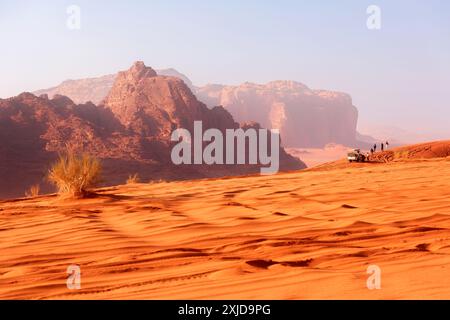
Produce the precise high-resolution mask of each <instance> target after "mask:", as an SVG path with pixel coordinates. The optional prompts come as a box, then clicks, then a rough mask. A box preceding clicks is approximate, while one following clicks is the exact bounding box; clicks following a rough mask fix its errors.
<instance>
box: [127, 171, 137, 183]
mask: <svg viewBox="0 0 450 320" xmlns="http://www.w3.org/2000/svg"><path fill="white" fill-rule="evenodd" d="M139 181H140V179H139V175H138V174H137V173H135V174H134V175H130V176H128V179H127V184H133V183H139Z"/></svg>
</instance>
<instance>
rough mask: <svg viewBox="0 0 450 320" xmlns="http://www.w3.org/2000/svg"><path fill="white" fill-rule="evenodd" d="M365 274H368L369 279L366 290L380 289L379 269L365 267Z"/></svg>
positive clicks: (373, 266)
mask: <svg viewBox="0 0 450 320" xmlns="http://www.w3.org/2000/svg"><path fill="white" fill-rule="evenodd" d="M367 274H370V276H369V278H368V279H367V282H366V284H367V289H369V290H374V289H377V290H379V289H381V269H380V267H379V266H377V265H370V266H369V267H367Z"/></svg>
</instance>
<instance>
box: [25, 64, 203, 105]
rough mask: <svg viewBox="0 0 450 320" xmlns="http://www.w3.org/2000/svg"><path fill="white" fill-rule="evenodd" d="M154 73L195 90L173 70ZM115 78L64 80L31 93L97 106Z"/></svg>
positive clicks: (161, 70)
mask: <svg viewBox="0 0 450 320" xmlns="http://www.w3.org/2000/svg"><path fill="white" fill-rule="evenodd" d="M156 72H157V74H158V75H161V76H170V77H177V78H180V79H181V80H183V81H184V83H186V85H187V86H188V87H189V88H190V89H191V90H195V87H194V85H193V84H192V82H191V80H189V78H188V77H186V76H185V75H184V74H182V73H180V72H178V71H177V70H175V69H172V68H169V69H160V70H156ZM116 77H117V74H108V75H105V76H101V77H94V78H85V79H77V80H66V81H63V82H62V83H61V84H59V85H57V86H55V87H52V88H48V89H42V90H37V91H35V92H33V94H35V95H37V96H40V95H43V94H46V95H48V96H49V97H50V98H52V97H54V96H55V95H62V96H67V97H69V98H70V99H71V100H72V101H73V102H75V103H77V104H81V103H86V102H92V103H94V104H99V103H100V102H101V101H102V100H103V99H105V97H106V96H107V95H108V93H109V91H110V90H111V88H112V86H113V84H114V80H115V79H116Z"/></svg>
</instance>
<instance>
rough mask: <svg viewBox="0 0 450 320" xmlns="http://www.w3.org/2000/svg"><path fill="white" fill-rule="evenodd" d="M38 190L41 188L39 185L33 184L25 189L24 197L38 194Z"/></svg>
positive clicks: (32, 196)
mask: <svg viewBox="0 0 450 320" xmlns="http://www.w3.org/2000/svg"><path fill="white" fill-rule="evenodd" d="M40 190H41V188H40V187H39V185H38V184H35V185H33V186H31V187H30V189H28V190H27V191H25V197H27V198H34V197H37V196H38V195H39V191H40Z"/></svg>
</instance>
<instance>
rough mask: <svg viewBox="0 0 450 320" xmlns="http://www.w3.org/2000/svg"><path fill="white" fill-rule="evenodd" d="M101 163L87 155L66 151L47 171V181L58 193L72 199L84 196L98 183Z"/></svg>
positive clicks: (70, 150)
mask: <svg viewBox="0 0 450 320" xmlns="http://www.w3.org/2000/svg"><path fill="white" fill-rule="evenodd" d="M101 170H102V167H101V163H100V160H98V159H97V158H95V157H93V156H91V155H89V154H87V153H83V154H76V153H75V152H74V151H73V149H68V150H67V151H66V152H65V153H63V154H60V156H59V159H58V160H57V161H56V162H55V163H54V164H53V166H52V168H51V169H50V171H49V175H48V178H49V180H50V181H51V182H52V183H53V184H55V185H56V187H57V188H58V193H60V194H62V195H69V196H73V197H83V196H85V195H86V194H87V193H88V191H89V189H90V188H93V187H95V186H96V185H97V184H98V183H99V182H100V174H101Z"/></svg>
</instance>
